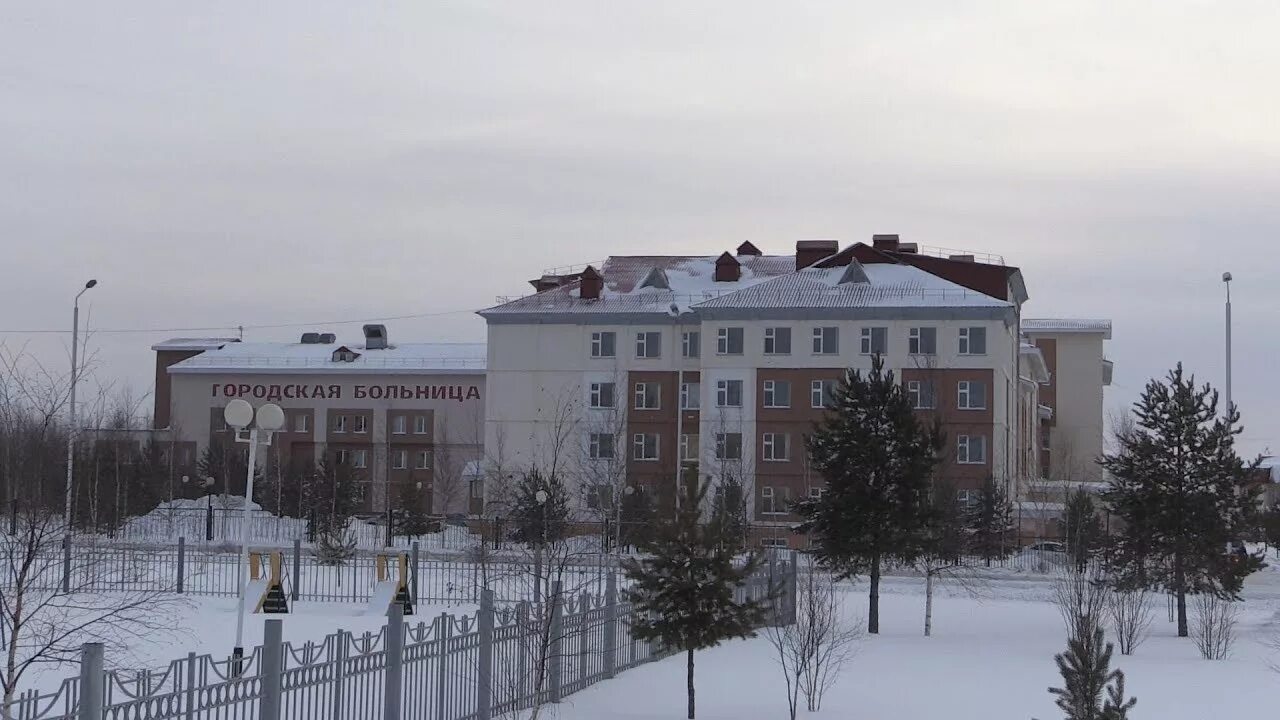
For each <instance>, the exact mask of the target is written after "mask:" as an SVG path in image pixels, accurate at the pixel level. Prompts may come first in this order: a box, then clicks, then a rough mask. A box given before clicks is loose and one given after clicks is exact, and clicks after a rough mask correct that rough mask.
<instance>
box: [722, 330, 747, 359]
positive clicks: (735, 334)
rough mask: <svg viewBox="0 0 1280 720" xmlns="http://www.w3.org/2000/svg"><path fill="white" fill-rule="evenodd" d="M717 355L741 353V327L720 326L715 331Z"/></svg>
mask: <svg viewBox="0 0 1280 720" xmlns="http://www.w3.org/2000/svg"><path fill="white" fill-rule="evenodd" d="M716 354H717V355H741V354H742V328H740V327H731V328H720V329H719V330H717V331H716Z"/></svg>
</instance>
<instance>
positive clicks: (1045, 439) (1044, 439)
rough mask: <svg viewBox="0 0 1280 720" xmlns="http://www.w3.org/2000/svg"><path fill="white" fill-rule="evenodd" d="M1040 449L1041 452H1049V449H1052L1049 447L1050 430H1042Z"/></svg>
mask: <svg viewBox="0 0 1280 720" xmlns="http://www.w3.org/2000/svg"><path fill="white" fill-rule="evenodd" d="M1040 449H1041V450H1045V451H1047V450H1049V449H1050V446H1049V428H1042V429H1041V430H1040Z"/></svg>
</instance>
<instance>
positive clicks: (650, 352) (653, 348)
mask: <svg viewBox="0 0 1280 720" xmlns="http://www.w3.org/2000/svg"><path fill="white" fill-rule="evenodd" d="M636 357H638V358H656V357H662V333H656V332H642V333H636Z"/></svg>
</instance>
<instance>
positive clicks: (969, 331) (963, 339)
mask: <svg viewBox="0 0 1280 720" xmlns="http://www.w3.org/2000/svg"><path fill="white" fill-rule="evenodd" d="M960 354H961V355H986V354H987V329H986V328H984V327H962V328H960Z"/></svg>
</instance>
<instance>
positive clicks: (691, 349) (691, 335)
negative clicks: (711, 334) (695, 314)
mask: <svg viewBox="0 0 1280 720" xmlns="http://www.w3.org/2000/svg"><path fill="white" fill-rule="evenodd" d="M680 354H681V355H683V356H684V357H687V358H696V357H700V356H701V355H702V333H700V332H698V331H697V330H690V331H688V332H683V333H680Z"/></svg>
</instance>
